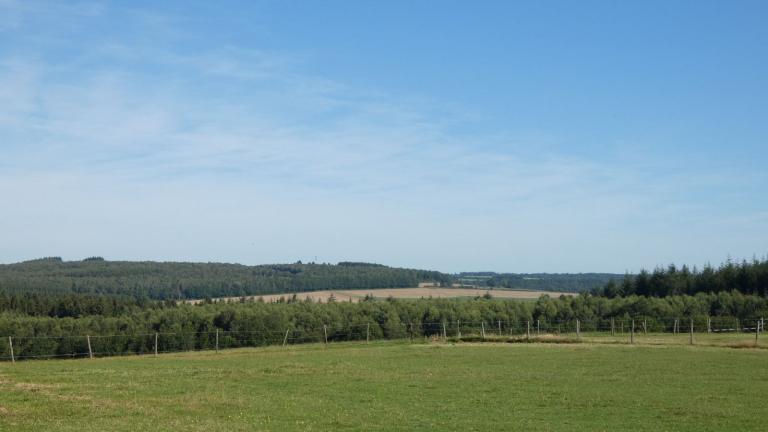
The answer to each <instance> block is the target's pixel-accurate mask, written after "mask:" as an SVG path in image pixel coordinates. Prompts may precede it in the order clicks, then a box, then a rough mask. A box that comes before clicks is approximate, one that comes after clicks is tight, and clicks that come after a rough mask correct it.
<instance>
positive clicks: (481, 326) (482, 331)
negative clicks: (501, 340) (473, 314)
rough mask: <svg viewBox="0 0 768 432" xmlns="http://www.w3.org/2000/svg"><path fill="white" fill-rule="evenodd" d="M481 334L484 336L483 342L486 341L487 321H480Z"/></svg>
mask: <svg viewBox="0 0 768 432" xmlns="http://www.w3.org/2000/svg"><path fill="white" fill-rule="evenodd" d="M480 332H481V334H482V335H483V340H485V321H480Z"/></svg>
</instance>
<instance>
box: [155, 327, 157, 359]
mask: <svg viewBox="0 0 768 432" xmlns="http://www.w3.org/2000/svg"><path fill="white" fill-rule="evenodd" d="M155 357H157V332H155Z"/></svg>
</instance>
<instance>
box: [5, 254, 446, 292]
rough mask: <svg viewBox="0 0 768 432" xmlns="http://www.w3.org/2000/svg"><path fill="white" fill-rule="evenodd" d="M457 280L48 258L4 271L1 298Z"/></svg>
mask: <svg viewBox="0 0 768 432" xmlns="http://www.w3.org/2000/svg"><path fill="white" fill-rule="evenodd" d="M427 281H435V282H438V283H440V284H444V285H449V284H450V283H451V281H452V278H451V276H449V275H446V274H443V273H439V272H434V271H426V270H414V269H402V268H393V267H386V266H383V265H380V264H368V263H358V262H342V263H339V264H335V265H334V264H301V263H296V264H273V265H257V266H246V265H240V264H220V263H183V262H149V261H147V262H126V261H105V260H104V259H102V258H100V257H91V258H87V259H85V260H83V261H62V260H61V258H58V257H49V258H42V259H37V260H33V261H26V262H22V263H17V264H6V265H0V292H5V293H42V294H67V293H83V294H104V295H118V296H129V297H134V298H151V299H170V298H173V299H176V298H205V297H233V296H245V295H259V294H272V293H290V292H303V291H315V290H327V289H352V288H401V287H414V286H417V285H418V284H419V283H420V282H427Z"/></svg>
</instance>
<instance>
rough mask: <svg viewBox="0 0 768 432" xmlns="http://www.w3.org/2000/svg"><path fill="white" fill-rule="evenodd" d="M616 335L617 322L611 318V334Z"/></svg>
mask: <svg viewBox="0 0 768 432" xmlns="http://www.w3.org/2000/svg"><path fill="white" fill-rule="evenodd" d="M615 335H616V324H615V323H614V321H613V318H611V336H615Z"/></svg>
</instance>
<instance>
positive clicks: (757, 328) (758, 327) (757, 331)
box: [755, 321, 760, 345]
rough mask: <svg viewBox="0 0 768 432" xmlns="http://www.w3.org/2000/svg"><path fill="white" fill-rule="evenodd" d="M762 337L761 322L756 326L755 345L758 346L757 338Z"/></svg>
mask: <svg viewBox="0 0 768 432" xmlns="http://www.w3.org/2000/svg"><path fill="white" fill-rule="evenodd" d="M759 335H760V321H758V322H757V323H756V324H755V345H757V337H758V336H759Z"/></svg>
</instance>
